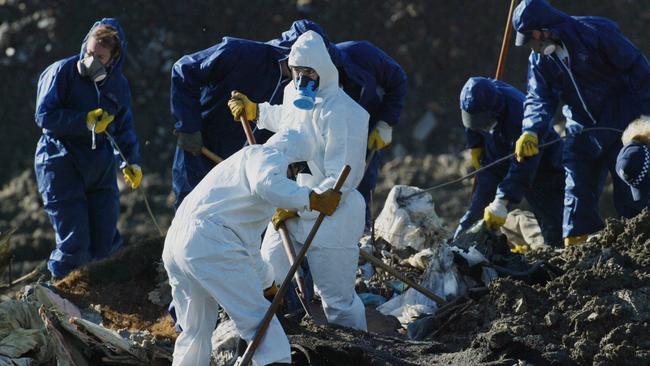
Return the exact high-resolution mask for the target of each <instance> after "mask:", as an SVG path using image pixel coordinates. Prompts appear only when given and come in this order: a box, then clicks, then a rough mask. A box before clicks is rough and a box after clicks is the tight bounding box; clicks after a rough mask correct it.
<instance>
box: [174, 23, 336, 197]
mask: <svg viewBox="0 0 650 366" xmlns="http://www.w3.org/2000/svg"><path fill="white" fill-rule="evenodd" d="M307 30H314V31H316V32H318V33H320V34H324V32H323V30H322V28H320V26H319V25H318V24H316V23H314V22H311V21H308V20H299V21H296V22H293V24H292V26H291V28H290V29H289V30H288V31H285V32H284V33H283V34H282V36H281V38H279V39H274V40H271V41H269V42H266V43H263V42H255V41H249V40H245V39H239V38H231V37H224V38H223V40H222V41H221V42H220V43H217V44H216V45H214V46H212V47H210V48H207V49H205V50H201V51H198V52H196V53H193V54H190V55H186V56H183V57H182V58H181V59H180V60H178V61H177V62H176V63H175V64H174V67H173V69H172V75H171V79H172V80H171V111H172V114H173V115H174V118H175V120H176V124H175V125H174V128H175V129H176V130H177V131H180V132H186V133H192V132H197V131H200V132H201V135H202V137H203V145H204V146H205V147H206V148H207V149H208V150H210V151H212V152H214V153H215V154H217V155H219V156H220V157H222V158H224V159H225V158H227V157H229V156H230V155H232V154H234V153H235V152H236V151H238V150H239V149H241V148H242V146H244V144H245V143H246V136H245V135H244V131H243V129H242V127H241V124H239V123H237V122H235V121H234V120H233V117H232V114H231V113H230V110H229V109H228V105H227V102H228V100H229V99H230V95H231V91H233V90H238V91H240V92H242V93H244V94H246V95H247V96H248V97H249V98H250V99H251V100H252V101H254V102H256V103H263V102H269V103H271V104H281V103H282V95H283V90H284V87H285V86H286V85H287V83H288V82H289V81H290V80H291V78H290V77H284V76H283V75H282V68H281V65H280V62H281V61H283V60H286V59H287V57H288V55H289V51H290V49H291V45H293V42H295V40H296V39H297V38H298V36H300V34H302V33H304V32H306V31H307ZM269 136H270V134H269V133H268V131H255V137H256V140H257V143H263V142H265V141H266V139H267V138H268V137H269ZM213 166H214V163H213V162H212V161H211V160H209V159H207V158H205V157H203V156H194V155H192V154H191V153H188V152H186V151H184V150H183V149H181V148H180V147H176V154H175V156H174V165H173V168H172V177H173V184H172V185H173V190H174V193H175V194H176V203H175V206H176V207H178V206H179V205H180V204H181V202H182V201H183V198H185V196H186V195H187V194H188V193H189V192H190V191H191V190H192V189H193V188H194V187H195V186H196V185H197V184H198V183H199V182H200V181H201V179H203V177H204V176H205V175H206V174H207V173H208V172H209V171H210V169H212V167H213Z"/></svg>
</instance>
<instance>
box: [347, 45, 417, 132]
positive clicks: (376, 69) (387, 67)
mask: <svg viewBox="0 0 650 366" xmlns="http://www.w3.org/2000/svg"><path fill="white" fill-rule="evenodd" d="M356 46H357V47H352V48H348V49H347V51H346V52H354V53H356V55H355V57H354V59H355V60H363V63H364V65H363V67H364V68H365V69H367V70H369V71H371V73H372V75H374V76H375V78H376V79H377V83H378V85H379V86H381V87H382V88H383V89H384V96H383V99H382V104H381V107H380V109H379V110H378V111H377V113H376V114H375V116H373V119H375V120H382V121H385V122H386V123H388V124H389V125H391V126H395V125H396V124H397V123H398V122H399V117H400V115H401V114H402V109H403V108H404V98H405V97H406V80H407V78H406V73H405V72H404V69H403V68H402V67H401V66H400V65H399V64H398V63H397V61H395V60H393V59H392V58H391V57H390V56H388V55H387V54H386V53H385V52H384V51H382V50H381V49H379V48H378V47H377V46H375V45H373V44H372V43H370V42H367V41H361V42H358V43H357V45H356Z"/></svg>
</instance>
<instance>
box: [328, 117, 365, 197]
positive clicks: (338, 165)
mask: <svg viewBox="0 0 650 366" xmlns="http://www.w3.org/2000/svg"><path fill="white" fill-rule="evenodd" d="M330 117H331V116H330ZM326 131H327V132H326V134H325V136H324V137H325V161H324V163H325V164H324V168H325V171H324V175H325V179H323V180H322V181H321V182H320V183H319V184H318V187H317V188H318V189H317V190H318V191H319V192H322V191H325V190H327V189H330V188H334V185H335V184H336V179H337V178H338V176H339V173H340V172H341V170H342V169H343V167H344V166H345V165H349V166H350V168H351V170H350V175H349V176H348V179H346V180H345V184H344V185H343V188H342V189H341V192H343V193H345V192H347V191H350V190H353V189H355V188H356V187H357V185H358V184H359V182H360V177H361V175H362V174H363V170H364V163H365V161H364V156H360V155H359V154H355V153H354V149H352V148H351V146H350V144H351V141H350V136H349V135H348V133H349V131H348V127H347V124H346V123H344V121H330V123H328V127H327V128H326ZM355 155H356V156H355Z"/></svg>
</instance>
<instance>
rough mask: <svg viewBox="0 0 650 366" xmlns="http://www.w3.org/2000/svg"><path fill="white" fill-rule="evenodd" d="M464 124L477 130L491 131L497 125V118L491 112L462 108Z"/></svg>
mask: <svg viewBox="0 0 650 366" xmlns="http://www.w3.org/2000/svg"><path fill="white" fill-rule="evenodd" d="M461 117H462V119H463V126H465V127H466V128H469V129H470V130H473V131H477V132H481V131H482V132H491V131H492V130H493V129H494V128H495V127H496V126H497V123H498V121H497V119H496V118H495V117H494V116H492V115H491V113H490V112H480V113H468V112H465V111H464V110H462V109H461Z"/></svg>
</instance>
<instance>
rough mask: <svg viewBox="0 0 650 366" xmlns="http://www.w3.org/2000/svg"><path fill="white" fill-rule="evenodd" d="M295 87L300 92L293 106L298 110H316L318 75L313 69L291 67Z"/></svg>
mask: <svg viewBox="0 0 650 366" xmlns="http://www.w3.org/2000/svg"><path fill="white" fill-rule="evenodd" d="M289 67H290V68H291V77H292V78H293V85H294V86H295V88H296V90H297V91H298V95H297V97H296V99H295V100H294V101H293V105H295V106H296V108H300V109H304V110H311V109H313V108H314V102H315V99H316V90H318V80H319V77H318V73H317V72H316V70H314V69H312V68H311V67H300V66H289Z"/></svg>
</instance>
